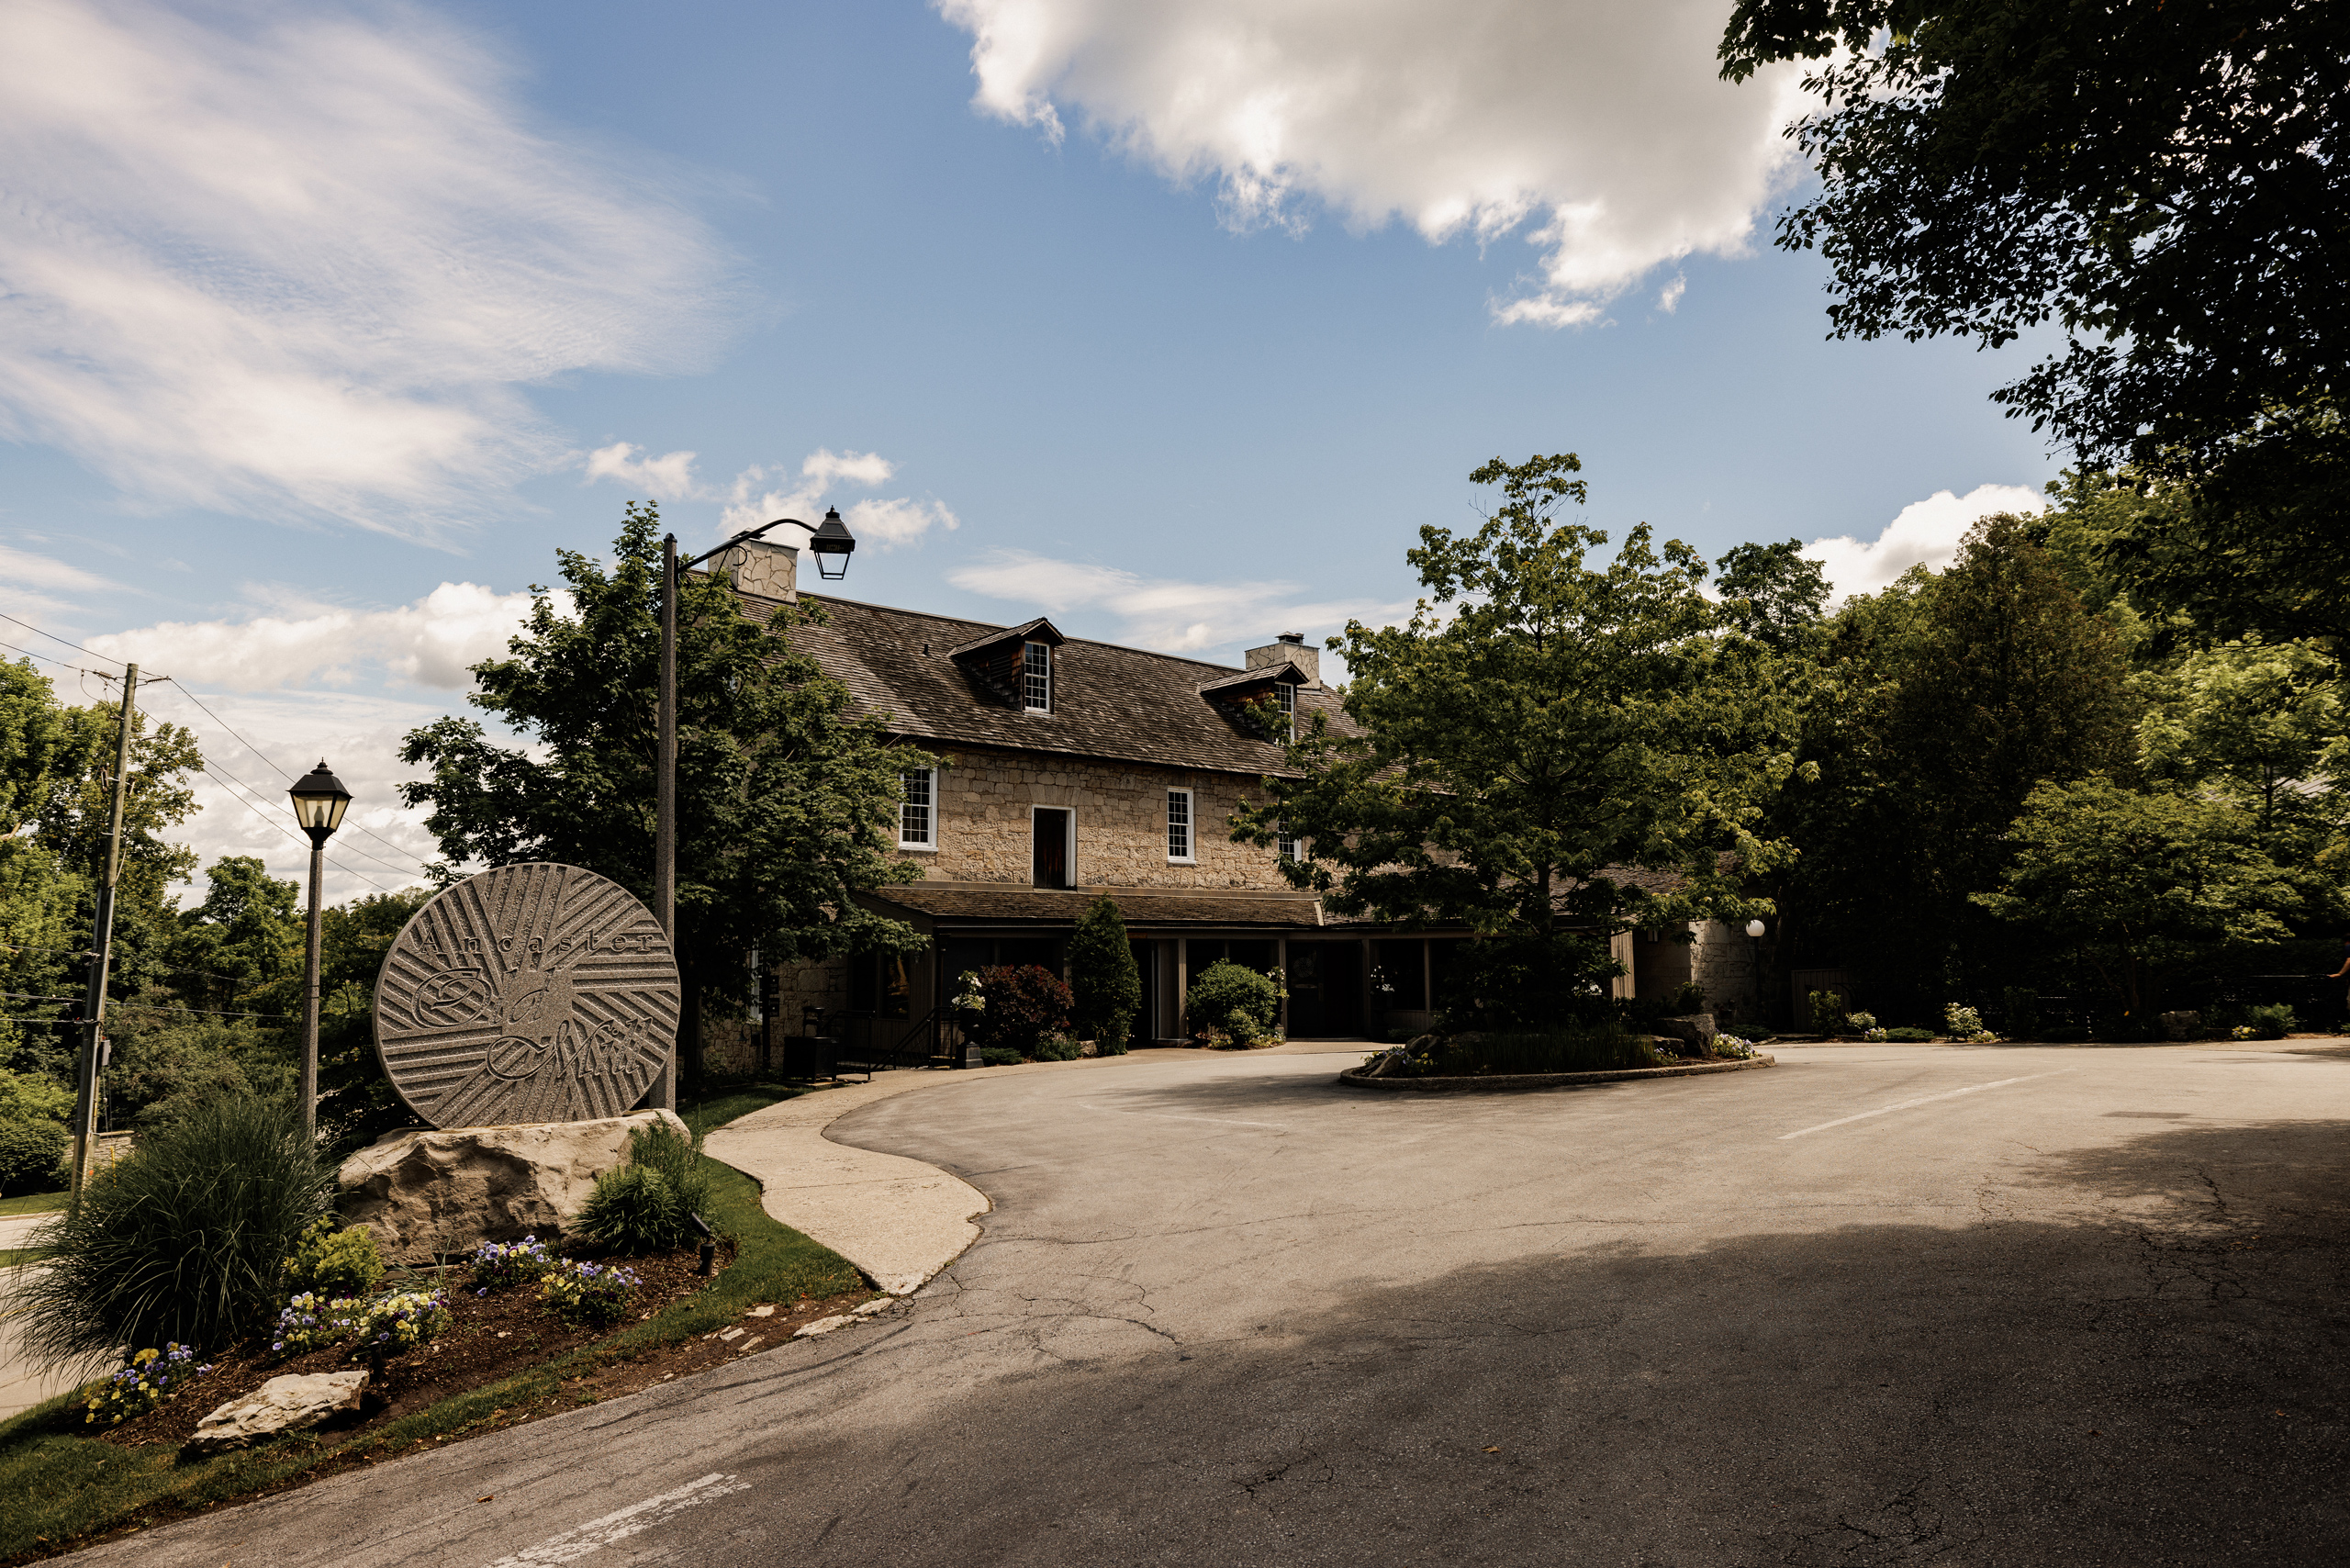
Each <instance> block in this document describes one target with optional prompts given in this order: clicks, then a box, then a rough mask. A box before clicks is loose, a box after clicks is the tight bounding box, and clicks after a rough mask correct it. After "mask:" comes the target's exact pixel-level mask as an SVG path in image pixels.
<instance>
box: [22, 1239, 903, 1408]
mask: <svg viewBox="0 0 2350 1568" xmlns="http://www.w3.org/2000/svg"><path fill="white" fill-rule="evenodd" d="M732 1253H733V1242H732V1241H731V1240H729V1241H724V1242H722V1243H721V1244H720V1253H719V1258H718V1266H719V1267H720V1269H723V1268H724V1267H725V1266H726V1264H727V1263H728V1262H730V1261H732ZM618 1261H622V1262H624V1263H625V1264H626V1266H627V1267H629V1268H630V1269H632V1270H634V1271H636V1273H637V1275H638V1277H639V1279H640V1280H641V1281H642V1282H643V1283H642V1284H641V1285H640V1286H639V1289H638V1292H637V1296H636V1300H635V1302H634V1304H633V1305H632V1311H631V1313H630V1316H628V1317H626V1318H623V1319H622V1320H621V1322H619V1323H616V1324H613V1325H611V1326H610V1327H603V1328H596V1327H571V1326H570V1325H567V1324H565V1322H563V1320H562V1319H560V1318H558V1317H557V1316H555V1315H554V1313H553V1312H552V1311H551V1310H549V1309H548V1308H547V1307H545V1306H544V1305H542V1304H541V1302H540V1300H539V1295H538V1291H537V1288H536V1287H535V1286H534V1285H520V1286H516V1287H514V1288H512V1289H509V1290H505V1291H492V1292H489V1293H487V1294H476V1291H477V1287H476V1285H475V1284H474V1283H473V1274H472V1271H471V1270H470V1269H468V1268H465V1267H464V1266H463V1265H453V1266H452V1267H450V1268H448V1269H447V1270H445V1271H440V1270H434V1271H415V1272H414V1273H412V1274H410V1275H408V1277H405V1278H404V1277H401V1276H400V1275H399V1274H398V1273H397V1272H396V1273H395V1274H394V1275H393V1276H391V1277H388V1278H386V1280H385V1282H384V1288H386V1289H399V1290H422V1289H431V1288H434V1287H435V1286H439V1287H441V1288H444V1289H445V1290H446V1291H447V1293H448V1303H449V1312H450V1316H451V1319H452V1321H451V1323H450V1326H449V1327H448V1328H447V1329H446V1330H444V1331H443V1332H442V1334H441V1335H439V1336H438V1337H436V1338H434V1339H432V1340H431V1342H430V1343H428V1344H426V1345H423V1346H421V1347H420V1348H419V1349H417V1350H411V1351H409V1352H408V1354H406V1355H404V1356H399V1357H396V1358H393V1359H391V1360H389V1361H386V1362H385V1363H383V1365H382V1367H381V1368H380V1370H379V1371H378V1372H377V1374H376V1375H375V1377H373V1378H371V1379H370V1380H369V1383H368V1389H367V1393H366V1395H365V1397H364V1403H363V1405H362V1406H361V1408H360V1409H359V1411H357V1412H356V1413H355V1414H353V1415H346V1416H344V1417H340V1418H339V1419H338V1420H336V1421H334V1422H331V1423H330V1424H329V1425H328V1426H326V1427H323V1428H317V1429H316V1430H317V1431H318V1433H319V1436H321V1437H325V1438H328V1439H330V1440H332V1439H337V1438H341V1437H349V1436H357V1435H362V1434H364V1433H365V1432H367V1431H368V1430H370V1429H371V1428H376V1427H379V1426H382V1425H384V1424H386V1423H387V1422H390V1421H395V1420H397V1419H399V1418H400V1417H404V1416H408V1415H411V1414H414V1413H415V1412H417V1411H420V1410H423V1409H426V1408H428V1407H429V1406H433V1405H436V1404H438V1403H440V1402H441V1401H442V1400H443V1399H446V1398H448V1397H450V1396H451V1395H453V1394H464V1393H467V1392H470V1391H471V1390H474V1389H477V1388H485V1387H487V1386H489V1385H490V1384H493V1383H500V1382H503V1381H504V1380H506V1379H507V1378H509V1377H512V1376H514V1375H515V1374H516V1373H518V1372H527V1371H529V1370H530V1369H531V1368H532V1367H535V1366H542V1365H544V1364H545V1363H547V1362H549V1361H554V1360H556V1359H557V1358H559V1357H562V1356H564V1355H565V1354H567V1353H569V1352H570V1351H573V1350H577V1349H579V1348H581V1347H582V1346H586V1345H591V1344H593V1343H595V1342H596V1341H598V1340H599V1339H604V1338H610V1337H611V1336H613V1335H615V1334H619V1333H621V1332H623V1331H625V1330H626V1329H627V1328H629V1327H632V1325H633V1324H635V1323H638V1322H642V1321H643V1320H645V1319H647V1318H650V1317H652V1316H654V1315H655V1314H656V1313H658V1312H659V1311H661V1310H662V1308H664V1307H666V1306H667V1305H670V1304H672V1303H674V1302H677V1301H678V1300H681V1299H683V1298H685V1297H688V1296H691V1295H693V1294H697V1293H698V1292H699V1291H701V1290H702V1289H704V1288H705V1287H706V1286H708V1285H709V1284H710V1283H711V1281H710V1280H708V1279H705V1278H703V1277H702V1276H701V1275H700V1274H699V1271H698V1270H699V1259H698V1258H697V1256H696V1254H695V1252H694V1251H693V1250H692V1249H682V1250H679V1251H677V1252H673V1253H668V1254H665V1255H661V1256H656V1257H650V1258H630V1259H625V1260H618ZM872 1294H873V1293H872V1292H871V1291H869V1290H857V1291H852V1292H848V1293H846V1294H841V1295H836V1296H830V1297H826V1298H824V1299H822V1300H820V1301H819V1300H811V1301H796V1302H789V1303H782V1302H778V1303H762V1304H752V1303H745V1304H744V1305H745V1307H746V1309H747V1310H746V1311H745V1312H744V1313H743V1314H742V1315H741V1316H738V1317H737V1318H736V1319H735V1320H734V1322H733V1324H732V1325H730V1326H727V1327H721V1328H719V1329H715V1330H712V1331H711V1332H709V1333H706V1334H702V1335H699V1336H696V1337H695V1338H689V1339H686V1340H683V1341H680V1342H678V1343H675V1344H668V1345H658V1344H655V1345H647V1346H644V1347H643V1349H642V1350H632V1351H631V1352H627V1353H626V1359H615V1360H613V1361H608V1362H604V1363H602V1364H600V1365H595V1366H592V1367H589V1368H586V1369H583V1372H582V1375H579V1376H576V1377H573V1378H568V1379H565V1381H564V1382H563V1383H562V1385H561V1387H560V1389H559V1390H557V1391H555V1392H554V1393H552V1394H541V1395H540V1396H538V1397H536V1398H535V1399H534V1400H531V1401H527V1402H525V1403H523V1404H521V1405H519V1406H516V1407H515V1408H512V1409H504V1410H499V1411H498V1412H497V1413H496V1415H495V1417H494V1418H493V1419H491V1420H490V1421H487V1422H486V1423H483V1424H482V1425H481V1427H480V1429H483V1430H487V1429H494V1428H497V1427H502V1426H510V1425H513V1424H515V1423H517V1422H520V1421H527V1420H530V1419H532V1418H534V1417H540V1416H545V1415H551V1414H554V1412H555V1411H558V1410H565V1409H570V1408H573V1407H575V1406H579V1405H584V1404H591V1403H594V1402H596V1401H598V1400H601V1399H608V1398H611V1397H614V1396H616V1395H619V1394H632V1393H635V1392H636V1391H638V1390H639V1389H643V1388H646V1387H650V1386H651V1385H652V1384H654V1383H663V1382H666V1381H668V1380H669V1379H670V1378H673V1377H677V1376H680V1375H683V1374H685V1373H688V1372H701V1371H704V1370H706V1369H707V1368H710V1367H712V1366H716V1365H719V1364H721V1363H722V1362H724V1361H733V1360H734V1359H736V1358H737V1357H739V1356H743V1355H746V1354H749V1353H751V1352H752V1351H753V1350H763V1349H767V1348H771V1347H773V1346H775V1345H777V1344H778V1343H781V1342H782V1341H783V1340H786V1339H789V1338H790V1337H791V1334H792V1332H793V1331H794V1330H795V1329H797V1328H798V1327H800V1326H801V1325H803V1324H805V1323H809V1322H812V1321H814V1320H815V1319H816V1318H819V1317H824V1316H831V1315H833V1314H834V1313H837V1312H843V1311H845V1310H847V1308H848V1307H849V1306H851V1305H856V1303H858V1302H861V1301H864V1300H867V1298H869V1297H870V1296H871V1295H872ZM762 1313H764V1316H762ZM728 1327H732V1328H735V1329H739V1330H740V1332H737V1333H735V1334H734V1335H733V1338H723V1337H722V1336H724V1335H725V1334H726V1333H727V1331H728ZM361 1364H363V1363H361V1362H358V1361H353V1360H352V1359H351V1351H350V1347H349V1346H348V1345H341V1346H330V1347H326V1348H323V1349H320V1350H310V1351H308V1352H305V1353H304V1354H301V1355H298V1356H291V1357H286V1356H278V1355H274V1354H273V1353H272V1352H271V1350H270V1349H269V1340H268V1338H266V1337H263V1338H259V1339H257V1340H254V1341H252V1342H250V1343H248V1344H244V1345H241V1346H239V1347H237V1348H236V1349H234V1350H229V1351H228V1352H226V1353H224V1354H222V1355H219V1356H218V1357H216V1358H214V1360H213V1361H212V1363H211V1366H212V1370H211V1371H210V1372H207V1373H206V1374H205V1375H203V1376H202V1377H199V1378H197V1379H196V1380H195V1381H193V1382H191V1383H188V1384H186V1385H185V1392H183V1393H182V1394H178V1395H176V1396H174V1397H173V1398H171V1399H169V1400H166V1401H165V1402H164V1403H163V1404H162V1405H160V1406H156V1407H155V1408H154V1409H152V1410H151V1411H148V1412H147V1413H146V1414H144V1415H142V1416H139V1417H134V1418H133V1419H130V1420H127V1421H124V1422H122V1423H121V1424H120V1425H119V1426H116V1427H111V1428H106V1429H105V1430H103V1431H94V1430H93V1429H92V1428H88V1427H86V1426H84V1424H83V1422H82V1418H81V1416H82V1413H81V1411H80V1410H79V1408H78V1407H76V1408H73V1409H70V1410H68V1411H67V1412H65V1413H64V1416H63V1417H62V1420H61V1425H62V1426H64V1427H66V1428H68V1429H71V1430H73V1431H76V1432H81V1433H88V1434H89V1435H93V1436H96V1437H99V1438H102V1439H105V1440H106V1441H107V1442H110V1443H117V1444H120V1445H121V1446H123V1447H125V1448H146V1447H148V1446H149V1445H151V1444H158V1443H167V1444H170V1445H171V1446H173V1447H174V1448H177V1447H178V1446H180V1445H181V1444H183V1443H185V1442H186V1441H187V1439H189V1438H190V1437H192V1436H193V1435H195V1432H196V1424H197V1423H198V1422H199V1421H201V1420H202V1419H203V1418H204V1417H205V1416H207V1414H209V1413H210V1412H212V1411H214V1410H217V1409H218V1408H219V1407H220V1406H223V1405H225V1404H228V1403H229V1401H231V1400H234V1399H240V1398H242V1397H243V1396H244V1395H246V1394H251V1393H252V1392H254V1391H255V1390H257V1389H259V1388H260V1387H261V1385H262V1384H263V1383H266V1382H268V1381H269V1380H270V1379H271V1378H274V1377H285V1376H290V1375H297V1374H301V1373H308V1372H343V1371H348V1370H350V1369H351V1368H353V1367H354V1366H357V1365H361ZM455 1435H457V1434H451V1436H455ZM464 1435H471V1434H470V1432H468V1433H466V1434H464ZM434 1440H447V1439H434Z"/></svg>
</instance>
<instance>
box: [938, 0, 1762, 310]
mask: <svg viewBox="0 0 2350 1568" xmlns="http://www.w3.org/2000/svg"><path fill="white" fill-rule="evenodd" d="M935 4H936V5H937V6H938V9H939V11H940V13H941V14H942V15H943V16H945V17H946V19H947V20H948V21H950V22H952V23H954V24H955V25H956V26H957V27H960V28H964V29H965V30H967V31H968V32H969V33H970V34H971V35H972V37H973V39H974V41H973V43H972V46H971V68H972V72H973V74H974V75H975V76H976V77H977V78H978V82H979V86H978V91H977V93H976V94H975V95H974V102H975V103H977V104H978V106H979V107H980V108H981V109H982V110H984V111H985V112H987V113H989V114H992V115H995V116H997V117H999V118H1003V119H1006V120H1009V121H1012V122H1013V123H1015V124H1023V125H1032V126H1035V127H1037V128H1038V129H1042V130H1043V131H1044V132H1045V133H1046V136H1047V137H1049V138H1051V139H1053V140H1059V138H1060V137H1061V135H1062V129H1063V127H1062V118H1061V108H1062V107H1063V106H1066V107H1069V108H1071V109H1073V110H1075V111H1076V112H1078V113H1079V114H1080V115H1081V116H1082V117H1083V118H1084V119H1085V120H1086V121H1087V122H1088V123H1089V124H1091V125H1092V126H1094V127H1096V128H1098V129H1101V130H1102V132H1103V133H1104V134H1105V135H1106V136H1108V137H1109V138H1110V139H1111V140H1113V142H1114V143H1115V144H1117V145H1118V146H1120V147H1122V148H1123V149H1125V151H1128V152H1130V153H1131V154H1132V155H1134V156H1135V157H1136V158H1138V159H1141V160H1143V161H1145V162H1148V163H1150V164H1152V165H1153V166H1155V167H1157V168H1158V170H1160V171H1161V172H1162V173H1163V174H1166V175H1168V176H1169V178H1172V179H1176V180H1181V181H1186V182H1189V181H1192V180H1195V179H1200V178H1204V177H1210V176H1213V177H1214V178H1215V179H1216V180H1217V181H1219V182H1220V185H1221V205H1222V207H1223V210H1224V215H1225V221H1226V222H1228V223H1229V224H1231V225H1232V226H1233V227H1235V228H1248V227H1253V226H1257V225H1261V224H1267V223H1274V224H1281V225H1285V226H1289V227H1292V228H1296V227H1301V226H1302V225H1303V224H1304V220H1305V219H1304V212H1303V206H1304V203H1307V202H1309V201H1319V202H1321V203H1322V204H1324V205H1326V207H1329V208H1331V209H1333V210H1335V211H1336V212H1337V214H1339V215H1340V216H1341V217H1342V218H1343V219H1344V220H1345V221H1346V222H1347V223H1348V225H1349V226H1351V227H1353V228H1356V229H1369V228H1375V227H1377V226H1379V225H1381V224H1382V223H1385V222H1387V221H1388V220H1389V219H1390V218H1402V219H1404V221H1405V222H1408V223H1410V224H1412V225H1413V226H1414V227H1415V228H1416V229H1417V230H1419V231H1420V233H1421V234H1423V235H1424V236H1426V237H1427V239H1428V240H1429V241H1431V242H1438V241H1445V240H1449V239H1451V238H1453V237H1454V236H1456V235H1462V234H1466V235H1469V236H1471V237H1472V238H1473V239H1474V240H1475V241H1477V242H1478V243H1479V244H1481V245H1482V244H1485V243H1488V242H1490V241H1494V240H1497V239H1499V238H1501V237H1502V236H1504V235H1505V234H1508V233H1510V232H1511V231H1513V230H1519V229H1521V228H1522V227H1525V226H1527V225H1528V224H1531V225H1532V229H1531V232H1529V233H1528V234H1527V240H1528V241H1530V242H1531V243H1532V244H1534V245H1535V246H1537V247H1538V248H1539V252H1540V261H1539V276H1538V277H1536V278H1534V279H1532V280H1529V281H1530V286H1529V287H1528V288H1527V290H1525V291H1523V292H1521V293H1519V294H1518V295H1516V297H1511V298H1507V299H1499V300H1496V301H1494V306H1493V309H1494V317H1495V319H1498V320H1500V321H1504V322H1513V321H1524V322H1531V323H1534V324H1538V325H1542V326H1552V327H1561V326H1573V325H1580V324H1583V323H1584V322H1588V321H1592V320H1595V319H1598V318H1599V316H1600V315H1601V314H1602V312H1603V311H1604V309H1605V308H1606V303H1607V301H1608V300H1610V299H1612V298H1613V297H1615V296H1616V295H1617V294H1618V293H1619V292H1621V291H1622V290H1623V289H1624V288H1626V287H1628V286H1630V285H1631V284H1633V283H1635V282H1637V281H1638V280H1639V278H1640V277H1641V276H1642V275H1643V274H1646V273H1647V272H1648V271H1649V270H1650V269H1651V268H1653V267H1655V266H1658V265H1660V264H1662V263H1670V262H1674V261H1678V260H1680V259H1681V258H1683V257H1685V256H1689V255H1693V254H1700V253H1705V254H1716V255H1731V254H1737V253H1740V252H1742V251H1744V250H1745V248H1746V246H1747V242H1748V239H1749V236H1750V235H1751V231H1752V229H1753V224H1754V217H1755V213H1756V211H1757V210H1758V208H1759V207H1761V206H1762V204H1763V203H1764V202H1765V201H1767V200H1768V199H1770V197H1771V196H1772V195H1773V194H1774V192H1775V191H1776V190H1778V189H1779V188H1780V187H1781V186H1782V185H1783V184H1784V183H1785V181H1786V180H1787V179H1788V178H1789V177H1790V176H1791V174H1793V173H1794V172H1795V163H1794V154H1793V151H1792V150H1791V149H1790V148H1789V146H1788V144H1787V142H1786V141H1785V139H1784V138H1783V137H1782V136H1781V135H1780V129H1781V128H1782V127H1783V126H1784V125H1785V123H1786V122H1787V121H1788V120H1789V119H1790V118H1793V116H1794V114H1795V112H1796V101H1797V100H1796V95H1797V93H1798V91H1799V89H1798V87H1797V83H1798V80H1799V78H1800V75H1801V73H1800V72H1799V71H1798V70H1796V69H1795V68H1793V67H1781V68H1774V69H1772V70H1769V71H1766V72H1764V73H1761V74H1759V75H1758V76H1757V77H1756V78H1755V79H1753V80H1751V81H1750V82H1748V83H1746V84H1742V85H1733V84H1729V83H1725V82H1723V81H1721V80H1719V78H1718V75H1717V70H1718V64H1717V62H1716V59H1715V50H1716V49H1717V47H1718V45H1719V43H1720V40H1721V34H1722V28H1723V25H1724V24H1725V22H1727V20H1728V19H1729V4H1728V0H1575V3H1562V0H1456V3H1454V4H1452V5H1447V6H1434V5H1429V4H1427V0H1358V3H1356V4H1353V5H1347V6H1333V5H1330V4H1328V3H1327V0H1162V3H1160V4H1158V5H1151V6H1130V5H1118V4H1114V3H1112V0H935Z"/></svg>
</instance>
